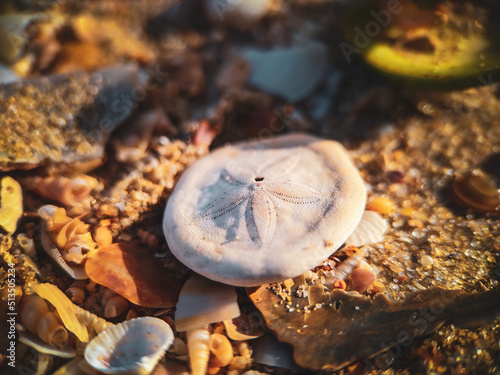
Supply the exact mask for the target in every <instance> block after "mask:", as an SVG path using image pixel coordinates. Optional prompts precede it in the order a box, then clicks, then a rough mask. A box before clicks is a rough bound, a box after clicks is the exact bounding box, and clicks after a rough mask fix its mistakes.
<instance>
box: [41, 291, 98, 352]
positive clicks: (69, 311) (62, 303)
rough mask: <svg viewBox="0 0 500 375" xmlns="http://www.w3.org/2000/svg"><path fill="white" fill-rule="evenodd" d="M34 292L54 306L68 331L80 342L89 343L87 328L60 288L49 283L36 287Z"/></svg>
mask: <svg viewBox="0 0 500 375" xmlns="http://www.w3.org/2000/svg"><path fill="white" fill-rule="evenodd" d="M34 290H35V292H36V293H37V294H38V295H39V296H40V297H42V298H44V299H46V300H47V301H49V302H50V303H51V304H52V305H54V307H55V308H56V310H57V312H58V313H59V316H60V317H61V319H62V321H63V323H64V326H65V327H66V328H67V329H69V330H70V331H71V332H73V333H74V334H75V335H76V336H77V337H78V339H79V340H80V341H82V342H88V341H89V333H88V331H87V327H86V326H85V325H84V324H83V323H82V322H80V321H79V320H78V318H77V317H76V315H75V312H74V309H73V306H74V305H73V303H72V302H71V301H70V300H69V299H68V297H66V295H65V294H64V293H63V292H62V291H61V290H59V288H57V287H56V286H55V285H52V284H49V283H43V284H37V285H35V286H34Z"/></svg>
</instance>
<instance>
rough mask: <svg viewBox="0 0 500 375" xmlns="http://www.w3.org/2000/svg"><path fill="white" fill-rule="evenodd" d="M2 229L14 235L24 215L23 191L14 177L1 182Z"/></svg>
mask: <svg viewBox="0 0 500 375" xmlns="http://www.w3.org/2000/svg"><path fill="white" fill-rule="evenodd" d="M0 185H1V186H0V228H2V229H4V230H5V231H6V232H7V233H9V234H12V233H14V232H15V231H16V229H17V222H18V221H19V219H20V218H21V216H22V215H23V190H22V188H21V185H19V183H18V182H17V181H16V180H14V179H13V178H12V177H9V176H5V177H4V178H2V180H1V181H0Z"/></svg>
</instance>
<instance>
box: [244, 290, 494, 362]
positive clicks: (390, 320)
mask: <svg viewBox="0 0 500 375" xmlns="http://www.w3.org/2000/svg"><path fill="white" fill-rule="evenodd" d="M275 290H276V288H274V289H273V288H272V286H269V285H267V286H262V287H260V288H259V289H257V290H256V291H253V292H251V293H250V298H251V299H252V301H253V302H254V304H255V305H256V306H257V308H258V309H259V310H260V311H261V313H262V314H263V316H264V318H265V321H266V324H267V326H268V327H269V328H270V329H271V330H272V331H274V332H275V333H276V335H277V337H278V339H279V340H280V341H283V342H286V343H290V344H292V345H293V346H294V358H295V361H296V362H297V364H298V365H300V366H302V367H305V368H311V369H315V370H319V369H328V370H337V369H340V368H342V367H345V366H347V365H349V364H350V363H353V362H355V361H359V360H364V361H365V362H366V363H367V364H368V365H369V367H371V366H374V365H377V363H378V362H379V361H380V360H381V358H379V357H378V356H377V355H379V354H380V353H382V352H385V351H386V350H388V349H390V351H389V352H388V353H389V354H390V355H392V356H393V357H397V356H398V355H399V354H400V353H401V350H402V349H403V348H405V347H408V346H410V345H411V344H412V342H413V340H414V338H416V337H420V336H424V335H427V334H429V333H431V332H433V331H434V330H436V329H438V328H439V327H440V326H442V325H443V324H445V323H453V324H457V325H460V326H467V327H470V326H476V325H479V324H481V323H483V324H484V322H486V321H488V320H489V319H492V318H494V317H496V316H499V315H500V288H496V289H493V290H490V291H487V292H482V293H465V292H463V291H460V290H447V289H443V288H439V287H433V288H430V289H427V290H424V291H419V292H415V293H412V294H409V295H408V296H407V297H406V298H405V299H403V300H401V301H390V300H389V299H388V298H387V297H386V296H384V295H382V294H377V295H375V297H374V298H373V299H370V298H367V297H364V296H361V295H359V294H354V293H346V292H344V291H341V290H334V291H333V292H331V293H324V292H322V287H321V288H319V285H316V286H314V287H311V288H310V291H309V294H310V296H312V297H311V298H310V300H312V302H311V305H310V304H309V302H308V299H306V298H297V297H294V296H293V293H292V296H291V302H287V303H291V305H292V306H299V307H297V308H296V309H294V311H290V310H288V311H287V309H286V308H285V304H284V301H287V299H286V298H285V299H284V300H283V299H282V298H281V296H280V294H279V293H278V294H276V293H275ZM373 357H375V358H374V359H372V360H369V359H370V358H373Z"/></svg>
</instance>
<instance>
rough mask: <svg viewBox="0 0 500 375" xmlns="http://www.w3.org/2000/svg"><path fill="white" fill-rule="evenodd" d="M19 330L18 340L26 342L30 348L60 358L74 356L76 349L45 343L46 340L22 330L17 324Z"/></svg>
mask: <svg viewBox="0 0 500 375" xmlns="http://www.w3.org/2000/svg"><path fill="white" fill-rule="evenodd" d="M16 328H20V329H18V332H19V341H20V342H22V343H23V344H26V345H28V346H30V347H32V348H34V349H35V350H36V351H37V352H40V353H44V354H49V355H52V356H56V357H61V358H74V357H76V351H75V350H74V349H72V348H69V347H68V348H56V347H54V346H52V345H49V344H47V343H46V342H44V341H42V340H40V338H39V337H38V336H36V335H33V334H31V333H30V332H27V331H23V330H22V327H21V326H17V325H16Z"/></svg>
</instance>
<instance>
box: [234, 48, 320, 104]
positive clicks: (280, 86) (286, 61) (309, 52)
mask: <svg viewBox="0 0 500 375" xmlns="http://www.w3.org/2000/svg"><path fill="white" fill-rule="evenodd" d="M242 57H243V58H244V59H245V60H246V61H247V62H248V64H250V76H249V78H248V82H249V83H250V84H251V85H253V86H255V87H256V88H258V89H260V90H262V91H264V92H266V93H269V94H273V95H277V96H279V97H281V98H283V99H285V100H286V101H288V102H290V103H297V102H300V101H302V100H304V99H306V98H307V97H308V96H309V95H311V94H312V93H313V92H314V90H315V89H316V88H317V86H318V85H319V84H320V83H321V82H322V81H323V80H324V78H325V76H326V74H327V73H328V57H327V48H326V46H324V45H323V44H321V43H319V42H316V41H307V42H304V43H303V44H297V45H292V46H290V47H274V48H272V49H269V50H261V49H256V48H250V47H248V48H246V49H244V50H243V51H242Z"/></svg>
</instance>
